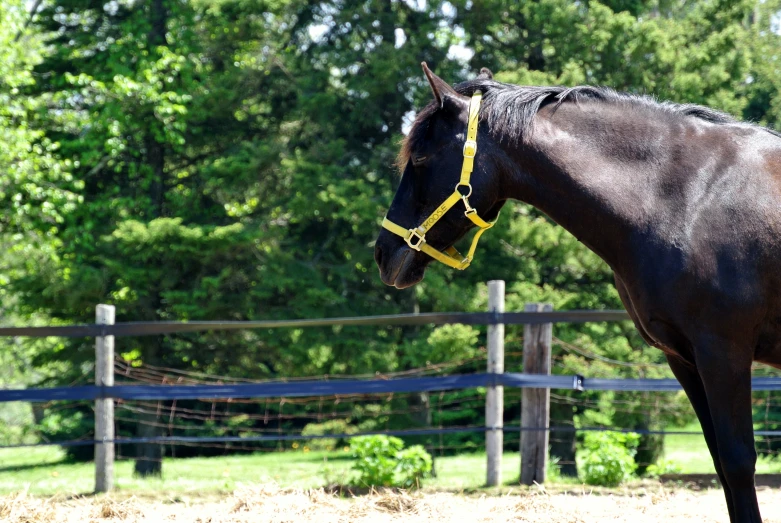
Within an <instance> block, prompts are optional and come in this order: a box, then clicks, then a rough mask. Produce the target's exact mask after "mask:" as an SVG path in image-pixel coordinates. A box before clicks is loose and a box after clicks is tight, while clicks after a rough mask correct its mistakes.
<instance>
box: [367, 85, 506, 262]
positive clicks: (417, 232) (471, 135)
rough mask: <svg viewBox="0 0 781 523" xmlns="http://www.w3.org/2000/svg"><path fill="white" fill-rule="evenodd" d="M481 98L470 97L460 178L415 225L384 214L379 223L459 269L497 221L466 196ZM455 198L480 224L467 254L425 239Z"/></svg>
mask: <svg viewBox="0 0 781 523" xmlns="http://www.w3.org/2000/svg"><path fill="white" fill-rule="evenodd" d="M482 99H483V93H481V92H480V91H475V93H474V94H473V95H472V100H471V101H470V102H469V123H468V125H467V131H466V141H465V142H464V164H463V165H462V166H461V179H460V180H459V181H458V183H457V184H456V188H455V190H454V191H453V194H451V195H450V196H449V197H448V198H447V200H445V201H444V202H442V204H441V205H440V206H439V207H437V208H436V209H435V210H434V212H432V213H431V214H430V215H429V217H428V218H426V219H425V220H423V223H422V224H420V225H419V226H418V227H415V228H414V229H405V228H404V227H401V226H400V225H396V224H395V223H393V222H392V221H390V220H389V219H388V218H385V219H384V220H383V221H382V226H383V227H384V228H386V229H388V230H389V231H390V232H392V233H393V234H396V235H398V236H401V237H402V238H404V241H406V242H407V245H409V246H410V247H411V248H413V249H415V250H416V251H423V252H425V253H426V254H428V255H429V256H431V257H432V258H434V259H435V260H437V261H440V262H442V263H444V264H445V265H447V266H449V267H453V268H454V269H458V270H461V271H463V270H464V269H466V268H467V267H469V264H470V263H472V258H473V257H474V255H475V249H477V241H478V240H479V239H480V236H481V235H482V234H483V233H484V232H485V231H487V230H488V229H490V228H491V227H493V226H494V224H495V223H496V220H494V221H492V222H487V221H485V220H483V219H482V218H480V217H479V216H478V215H477V211H476V210H475V209H473V208H472V206H471V205H469V196H470V195H471V194H472V186H471V185H470V184H469V179H470V178H471V177H472V169H473V168H474V163H475V154H477V120H478V115H479V114H480V102H481V101H482ZM459 187H465V188H466V194H464V193H462V192H461V191H459V190H458V188H459ZM458 200H462V201H463V202H464V207H465V208H466V210H465V211H464V215H465V216H466V217H467V218H469V219H470V220H472V223H474V224H475V225H477V226H478V227H479V228H480V230H479V231H477V234H475V237H474V238H473V239H472V246H471V247H470V248H469V251H468V252H467V255H466V256H463V255H462V254H461V253H460V252H458V251H457V250H456V249H455V247H449V248H447V249H445V252H441V251H438V250H436V249H435V248H433V247H431V246H430V245H429V244H427V243H426V232H428V231H430V230H431V228H432V227H433V226H434V224H435V223H437V222H438V221H439V219H440V218H442V217H443V216H444V215H445V213H446V212H447V211H449V210H450V209H451V208H452V207H453V206H454V205H455V204H456V203H458ZM497 218H498V216H497Z"/></svg>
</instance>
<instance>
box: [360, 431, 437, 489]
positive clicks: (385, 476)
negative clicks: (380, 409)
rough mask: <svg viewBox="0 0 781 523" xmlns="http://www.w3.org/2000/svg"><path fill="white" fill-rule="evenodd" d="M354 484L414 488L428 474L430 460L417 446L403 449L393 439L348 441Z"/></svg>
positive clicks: (397, 439)
mask: <svg viewBox="0 0 781 523" xmlns="http://www.w3.org/2000/svg"><path fill="white" fill-rule="evenodd" d="M350 450H351V452H352V457H353V458H355V459H356V462H355V464H354V465H353V470H354V471H355V472H356V477H355V481H356V482H357V484H358V485H361V486H366V487H402V488H416V487H419V486H420V482H421V480H422V479H423V478H425V477H426V475H427V474H428V473H429V472H431V464H432V461H431V456H430V455H429V453H428V452H426V451H425V449H424V448H423V447H422V446H420V445H413V446H411V447H408V448H406V449H405V448H404V442H403V441H402V440H401V439H399V438H395V437H392V436H358V437H355V438H352V439H351V440H350Z"/></svg>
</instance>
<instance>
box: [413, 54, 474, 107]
mask: <svg viewBox="0 0 781 523" xmlns="http://www.w3.org/2000/svg"><path fill="white" fill-rule="evenodd" d="M420 65H421V66H422V67H423V72H424V73H426V78H428V83H429V85H431V90H432V91H433V92H434V99H435V100H436V101H437V105H439V108H440V109H442V108H444V107H445V106H450V105H455V106H458V107H461V106H463V105H464V101H466V104H467V106H468V104H469V99H468V98H467V97H466V96H463V95H460V94H458V93H457V92H456V90H455V89H453V88H452V87H450V84H448V83H447V82H446V81H444V80H443V79H442V78H440V77H439V76H437V75H435V74H434V73H432V72H431V69H429V68H428V65H427V64H426V62H423V63H421V64H420Z"/></svg>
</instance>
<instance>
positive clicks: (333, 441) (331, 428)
mask: <svg viewBox="0 0 781 523" xmlns="http://www.w3.org/2000/svg"><path fill="white" fill-rule="evenodd" d="M356 432H358V429H357V428H356V427H354V426H352V425H350V424H349V422H348V421H347V420H343V419H332V420H328V421H325V422H323V423H309V424H308V425H307V426H306V427H304V430H302V431H301V435H302V436H324V435H326V434H355V433H356ZM342 443H343V440H342V439H339V438H318V439H311V440H308V441H307V442H306V445H307V446H308V447H309V448H310V449H312V450H334V449H335V448H336V446H337V445H341V444H342Z"/></svg>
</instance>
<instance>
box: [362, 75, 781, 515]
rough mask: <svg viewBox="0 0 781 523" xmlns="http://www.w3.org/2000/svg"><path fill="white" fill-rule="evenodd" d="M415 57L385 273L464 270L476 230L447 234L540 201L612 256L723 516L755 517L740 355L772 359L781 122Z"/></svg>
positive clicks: (776, 336)
mask: <svg viewBox="0 0 781 523" xmlns="http://www.w3.org/2000/svg"><path fill="white" fill-rule="evenodd" d="M422 66H423V70H424V73H425V75H426V78H427V79H428V81H429V84H430V86H431V89H432V91H433V94H434V99H433V100H432V101H431V102H430V103H429V104H428V105H427V106H426V107H425V108H423V109H422V110H421V111H420V112H419V113H418V114H417V117H416V119H415V121H414V123H413V125H412V127H411V128H410V131H409V133H408V134H407V136H406V137H405V138H404V140H403V143H402V147H401V152H400V154H399V166H400V168H401V170H402V176H401V181H400V184H399V186H398V189H397V191H396V194H395V196H394V198H393V201H392V203H391V206H390V208H389V209H388V213H387V217H386V220H385V222H383V229H382V230H381V231H380V233H379V236H378V238H377V240H376V243H375V252H374V256H375V261H376V263H377V266H378V268H379V271H380V278H381V279H382V281H383V282H384V283H385V284H387V285H391V286H395V287H397V288H399V289H403V288H406V287H410V286H412V285H414V284H416V283H418V282H420V281H421V280H422V279H423V276H424V274H425V270H426V267H427V266H428V265H429V264H430V263H431V262H432V261H434V260H435V259H439V260H440V261H443V262H445V263H447V264H448V265H450V266H451V267H455V268H457V269H463V268H465V267H466V266H468V264H469V262H470V261H471V257H472V256H473V254H474V247H475V244H476V239H475V240H474V241H473V244H472V248H471V249H470V252H469V254H468V255H467V256H466V257H462V256H461V255H460V254H458V253H457V251H455V250H454V249H453V247H452V246H453V244H454V243H455V242H456V241H458V240H459V239H460V238H462V237H463V236H465V235H466V234H467V232H468V231H469V230H470V229H472V228H474V227H475V226H477V227H479V228H480V231H479V232H480V233H482V232H483V230H485V229H487V228H488V227H490V226H491V225H492V224H493V221H494V220H495V219H496V217H497V216H498V214H499V211H500V209H501V208H502V206H503V205H504V204H505V202H507V201H508V200H510V199H513V200H520V201H522V202H526V203H528V204H530V205H532V206H534V207H536V208H537V209H539V210H540V211H542V212H543V213H545V214H546V215H547V216H549V217H550V218H551V219H552V220H553V221H555V222H556V223H557V224H559V225H560V226H562V227H564V228H565V229H566V230H568V231H569V232H570V233H572V234H573V235H574V236H575V237H576V238H577V239H578V240H579V241H580V242H582V243H583V244H584V245H586V246H587V247H588V248H589V249H591V250H592V251H594V252H595V253H596V254H597V255H598V256H600V257H601V258H602V259H603V260H605V262H606V263H607V264H608V265H609V266H610V268H611V269H612V271H613V273H614V276H615V285H616V289H617V290H618V293H619V295H620V298H621V300H622V302H623V304H624V306H625V307H626V310H627V312H628V313H629V316H630V317H631V319H632V321H633V322H634V324H635V326H636V328H637V329H638V331H639V332H640V335H641V336H642V337H643V339H644V340H645V341H646V342H647V343H648V344H650V345H652V346H654V347H657V348H659V349H661V350H662V351H663V352H664V354H665V357H666V359H667V361H668V363H669V366H670V368H671V369H672V372H673V374H674V376H675V377H676V378H677V380H678V381H679V382H680V384H681V386H682V387H683V390H684V391H685V393H686V395H687V396H688V398H689V400H690V401H691V404H692V406H693V408H694V411H695V413H696V415H697V418H698V419H699V421H700V424H701V425H702V430H703V433H704V436H705V440H706V442H707V445H708V449H709V451H710V454H711V457H712V458H713V463H714V465H715V468H716V472H717V473H718V477H719V479H720V482H721V485H722V488H723V491H724V495H725V498H726V502H727V508H728V511H729V517H730V521H731V522H732V523H738V522H739V523H749V522H751V523H755V522H761V516H760V512H759V507H758V503H757V497H756V488H755V483H754V473H755V465H756V459H757V454H756V450H755V447H754V437H753V426H752V416H751V366H752V362H754V361H757V362H762V363H765V364H767V365H770V366H773V367H776V368H781V267H780V266H779V264H780V263H781V135H779V134H778V133H776V132H774V131H772V130H770V129H767V128H764V127H761V126H759V125H755V124H752V123H746V122H740V121H738V120H735V119H733V118H732V117H730V116H728V115H726V114H723V113H721V112H718V111H715V110H712V109H709V108H707V107H703V106H699V105H691V104H676V103H671V102H658V101H656V100H654V99H652V98H649V97H646V96H639V95H632V94H625V93H619V92H616V91H614V90H611V89H608V88H603V87H590V86H581V87H571V88H565V87H540V86H516V85H510V84H504V83H500V82H497V81H495V80H494V79H493V75H492V74H491V72H490V71H488V70H487V69H483V70H481V72H480V74H479V76H477V78H475V79H473V80H469V81H466V82H463V83H460V84H458V85H456V86H455V87H451V86H450V85H449V84H448V83H447V82H445V81H444V80H442V79H441V78H439V77H438V76H436V75H435V74H434V73H433V72H431V70H430V69H429V68H428V67H427V66H426V64H425V63H423V64H422ZM475 106H477V108H475ZM466 171H469V173H467V174H466V175H465V173H466ZM472 171H473V172H472ZM454 187H455V190H454V189H453V188H454ZM462 203H463V204H462ZM474 217H477V218H478V219H479V221H480V223H478V222H477V221H475V219H474ZM418 224H421V225H418ZM433 253H436V254H437V255H439V256H437V255H435V254H433Z"/></svg>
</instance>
